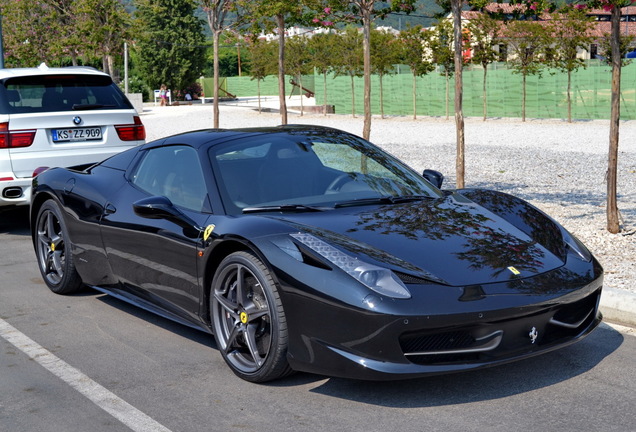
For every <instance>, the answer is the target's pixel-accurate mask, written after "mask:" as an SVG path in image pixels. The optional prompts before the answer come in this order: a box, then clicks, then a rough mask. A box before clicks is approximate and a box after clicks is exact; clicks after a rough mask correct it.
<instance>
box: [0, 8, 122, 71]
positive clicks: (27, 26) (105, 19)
mask: <svg viewBox="0 0 636 432" xmlns="http://www.w3.org/2000/svg"><path fill="white" fill-rule="evenodd" d="M0 8H1V9H2V14H3V21H4V22H3V30H4V43H5V51H6V53H7V64H6V65H7V66H13V67H19V66H21V67H26V66H36V65H38V64H39V63H41V62H46V63H47V64H48V65H52V66H67V65H74V66H77V65H79V64H85V65H86V64H89V65H93V64H98V63H100V62H101V63H102V64H103V65H104V70H105V71H106V72H108V73H111V74H112V73H113V68H112V67H109V66H111V65H112V62H111V63H108V62H102V61H101V60H102V58H105V56H111V57H112V56H114V55H118V54H121V52H122V50H123V39H124V38H125V36H126V31H125V29H126V27H127V25H128V20H129V15H128V14H127V12H126V11H125V10H124V9H123V7H122V5H121V3H120V2H118V1H116V0H105V1H98V0H20V1H15V0H0Z"/></svg>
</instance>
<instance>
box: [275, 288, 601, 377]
mask: <svg viewBox="0 0 636 432" xmlns="http://www.w3.org/2000/svg"><path fill="white" fill-rule="evenodd" d="M601 290H602V276H601V277H599V278H597V279H596V280H595V281H594V282H592V283H590V284H588V285H586V286H585V287H583V288H581V289H579V290H576V291H574V292H571V293H568V294H567V295H563V296H559V297H553V298H551V299H544V301H542V302H538V303H533V304H528V303H526V304H525V305H523V306H520V305H515V306H511V307H509V308H500V309H498V310H490V311H489V312H488V313H468V314H466V313H461V314H459V313H458V314H442V313H440V314H436V315H423V316H407V315H404V316H387V315H382V314H371V313H368V312H364V311H354V310H351V309H349V308H334V304H325V303H322V302H314V300H315V299H314V300H312V301H311V302H312V303H314V304H313V305H312V306H308V305H304V306H308V308H306V307H304V306H301V305H295V306H292V308H291V317H290V320H289V321H288V322H289V323H290V324H289V332H290V349H289V355H288V359H289V362H290V365H291V367H292V368H293V369H295V370H300V371H305V372H311V373H317V374H321V375H329V376H338V377H346V378H354V379H367V380H394V379H405V378H416V377H422V376H427V375H435V374H442V373H451V372H459V371H467V370H474V369H480V368H484V367H490V366H495V365H499V364H504V363H509V362H512V361H516V360H520V359H524V358H528V357H532V356H536V355H539V354H542V353H546V352H549V351H553V350H555V349H559V348H562V347H565V346H567V345H570V344H572V343H575V342H577V341H579V340H581V339H582V338H584V337H585V336H587V335H588V334H590V333H591V332H592V331H593V330H594V329H595V328H596V327H597V326H598V325H599V324H600V322H601V320H602V315H601V313H600V312H599V301H600V296H601ZM515 297H516V298H515V300H516V301H517V303H518V300H519V298H523V297H524V296H523V295H518V296H515ZM482 301H484V302H485V303H483V304H482V305H481V306H486V304H487V303H488V299H482ZM303 302H304V301H303ZM491 302H493V303H497V304H501V298H499V299H495V298H493V299H491ZM292 303H294V301H293V300H292ZM288 310H289V308H287V309H286V313H288V312H287V311H288ZM295 310H298V311H305V313H304V314H303V316H302V318H301V317H296V316H295V315H296V314H295V313H294V311H295ZM307 311H311V312H309V313H307ZM297 318H298V319H301V320H302V322H303V323H305V324H306V325H300V326H295V325H294V322H295V321H296V319H297ZM298 327H300V328H301V329H303V330H301V331H297V330H298Z"/></svg>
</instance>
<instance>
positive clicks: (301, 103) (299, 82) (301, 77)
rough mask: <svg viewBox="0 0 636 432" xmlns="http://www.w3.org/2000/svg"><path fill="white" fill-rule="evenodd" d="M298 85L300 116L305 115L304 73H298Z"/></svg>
mask: <svg viewBox="0 0 636 432" xmlns="http://www.w3.org/2000/svg"><path fill="white" fill-rule="evenodd" d="M298 85H299V86H300V116H301V117H302V116H304V115H305V105H304V104H303V96H304V94H303V92H304V91H305V90H304V89H303V74H302V73H301V74H298Z"/></svg>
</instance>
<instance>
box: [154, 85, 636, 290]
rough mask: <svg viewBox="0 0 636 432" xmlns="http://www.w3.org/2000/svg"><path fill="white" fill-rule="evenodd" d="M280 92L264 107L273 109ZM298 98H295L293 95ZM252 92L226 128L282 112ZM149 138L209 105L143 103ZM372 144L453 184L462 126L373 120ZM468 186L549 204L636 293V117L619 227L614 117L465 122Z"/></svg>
mask: <svg viewBox="0 0 636 432" xmlns="http://www.w3.org/2000/svg"><path fill="white" fill-rule="evenodd" d="M277 103H278V99H277V98H271V97H270V98H268V99H267V100H265V101H264V104H263V107H265V108H274V107H276V106H277ZM288 105H289V106H295V105H299V103H298V100H297V99H296V100H291V101H289V102H288ZM255 106H256V99H255V98H242V99H240V100H239V101H238V102H231V103H223V104H221V108H220V112H221V114H220V126H221V127H223V128H232V127H248V126H275V125H278V124H279V123H280V115H279V114H278V113H276V112H263V113H260V114H259V113H258V112H257V110H256V109H255ZM142 120H143V122H144V124H145V125H146V129H147V135H148V140H153V139H157V138H161V137H164V136H167V135H172V134H175V133H179V132H184V131H189V130H195V129H201V128H209V127H211V126H212V108H211V105H209V104H208V105H205V106H202V105H192V106H176V107H154V106H146V107H145V108H144V113H143V115H142ZM288 122H289V123H311V124H320V125H326V126H331V127H335V128H339V129H343V130H346V131H349V132H352V133H355V134H357V135H360V134H361V133H362V117H357V118H353V117H352V116H351V115H338V114H334V115H331V114H330V115H328V116H323V115H321V114H305V115H304V116H300V115H299V114H298V113H295V112H290V114H289V119H288ZM371 141H373V142H374V143H375V144H377V145H379V146H381V147H383V148H384V149H385V150H387V151H388V152H390V153H392V154H394V155H395V156H397V157H399V158H400V159H402V160H403V161H405V162H406V163H408V164H409V165H410V166H411V167H413V168H414V169H416V170H417V171H422V170H423V169H425V168H432V169H436V170H439V171H441V172H443V173H444V174H445V175H446V181H445V186H446V187H447V188H452V187H454V186H455V180H456V179H455V143H456V138H455V123H454V119H453V118H452V117H451V119H450V120H445V119H444V118H431V117H421V118H418V119H417V120H413V119H412V118H410V117H390V118H385V119H381V118H379V117H374V119H373V122H372V126H371ZM465 141H466V175H465V182H466V186H467V187H483V188H488V189H496V190H500V191H504V192H507V193H511V194H514V195H517V196H519V197H522V198H524V199H526V200H528V201H530V202H531V203H533V204H534V205H536V206H537V207H539V208H541V209H543V210H544V211H546V212H547V213H548V214H550V215H551V216H552V217H554V218H555V219H557V220H558V221H559V222H561V223H562V224H563V225H564V226H565V227H566V228H567V229H568V230H570V231H571V232H573V233H574V234H575V235H576V236H577V237H579V238H580V239H581V240H582V241H583V242H584V243H585V244H586V245H587V246H588V247H589V248H590V250H591V251H592V252H593V253H594V254H595V255H596V257H597V258H598V259H599V260H600V261H601V263H602V264H603V266H604V268H605V272H606V276H605V285H606V286H608V287H612V288H618V289H623V290H627V291H630V292H633V293H636V283H634V282H635V281H636V121H625V122H621V125H620V144H619V157H618V161H619V172H618V179H619V181H618V192H619V193H618V203H619V209H620V212H621V218H622V220H621V221H622V224H621V225H622V232H621V233H620V234H616V235H612V234H610V233H608V232H607V230H606V229H605V226H606V217H605V197H606V188H607V184H606V182H605V174H606V170H607V152H608V147H609V121H607V120H593V121H576V122H574V123H572V124H568V123H567V122H565V121H561V120H528V121H526V122H525V123H522V122H521V121H520V120H519V119H505V118H493V119H488V121H486V122H483V121H481V119H473V118H469V119H466V138H465Z"/></svg>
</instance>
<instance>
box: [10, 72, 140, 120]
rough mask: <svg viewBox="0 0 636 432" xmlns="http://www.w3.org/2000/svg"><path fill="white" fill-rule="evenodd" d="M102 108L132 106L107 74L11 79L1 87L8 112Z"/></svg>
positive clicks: (38, 76)
mask: <svg viewBox="0 0 636 432" xmlns="http://www.w3.org/2000/svg"><path fill="white" fill-rule="evenodd" d="M88 109H90V110H98V109H132V106H131V105H130V102H128V100H127V99H126V98H125V97H124V94H123V93H122V92H121V90H119V88H118V87H117V86H116V85H115V84H113V82H112V80H111V79H110V78H109V77H107V76H101V75H82V74H66V75H35V76H23V77H15V78H8V79H5V80H4V81H2V85H1V86H0V111H1V112H2V113H4V114H20V113H38V112H54V111H82V110H88Z"/></svg>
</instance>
